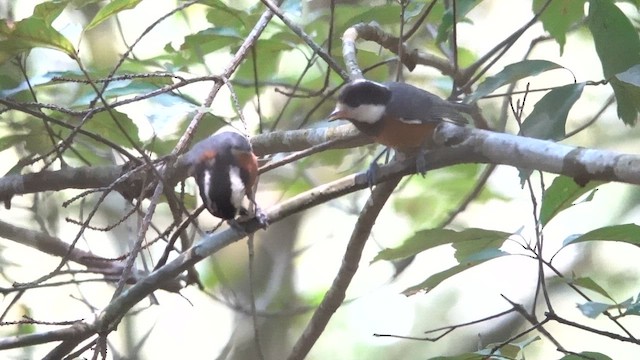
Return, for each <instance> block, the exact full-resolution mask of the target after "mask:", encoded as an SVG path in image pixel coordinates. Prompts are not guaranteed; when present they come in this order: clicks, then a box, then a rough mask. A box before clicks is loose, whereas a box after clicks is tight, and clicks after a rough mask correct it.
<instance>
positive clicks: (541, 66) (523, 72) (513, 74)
mask: <svg viewBox="0 0 640 360" xmlns="http://www.w3.org/2000/svg"><path fill="white" fill-rule="evenodd" d="M554 69H563V67H562V66H560V65H558V64H556V63H554V62H551V61H547V60H524V61H520V62H517V63H513V64H510V65H507V66H505V67H504V69H502V71H500V72H499V73H497V74H495V75H494V76H490V77H488V78H486V79H485V80H484V81H483V82H482V83H481V84H480V85H478V89H476V91H474V92H473V93H472V94H471V95H469V96H467V98H465V99H464V102H465V103H472V102H474V101H476V100H477V99H480V98H482V97H484V96H487V95H489V94H491V93H492V92H494V91H495V90H497V89H498V88H500V87H502V86H504V85H507V84H511V83H514V82H516V81H518V80H520V79H524V78H526V77H529V76H535V75H538V74H540V73H543V72H545V71H549V70H554Z"/></svg>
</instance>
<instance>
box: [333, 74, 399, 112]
mask: <svg viewBox="0 0 640 360" xmlns="http://www.w3.org/2000/svg"><path fill="white" fill-rule="evenodd" d="M390 99H391V90H389V88H388V87H386V86H385V85H382V84H380V83H377V82H375V81H370V80H356V81H353V82H351V83H349V84H347V85H345V87H344V89H342V91H341V92H340V95H339V96H338V102H340V103H343V104H345V105H347V106H349V107H351V108H357V107H358V106H360V105H386V104H387V103H388V102H389V100H390Z"/></svg>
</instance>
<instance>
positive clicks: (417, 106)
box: [329, 79, 467, 153]
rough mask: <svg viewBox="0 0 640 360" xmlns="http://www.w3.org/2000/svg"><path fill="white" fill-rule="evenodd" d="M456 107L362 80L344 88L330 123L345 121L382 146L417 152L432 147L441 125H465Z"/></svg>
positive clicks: (408, 88)
mask: <svg viewBox="0 0 640 360" xmlns="http://www.w3.org/2000/svg"><path fill="white" fill-rule="evenodd" d="M466 106H467V105H463V104H456V103H452V102H449V101H446V100H443V99H441V98H439V97H438V96H436V95H434V94H432V93H430V92H428V91H425V90H422V89H419V88H417V87H415V86H412V85H409V84H405V83H399V82H385V83H377V82H375V81H371V80H365V79H359V80H355V81H352V82H350V83H349V84H347V85H345V87H344V89H342V91H341V93H340V95H339V96H338V102H337V104H336V107H335V109H334V111H333V112H332V113H331V115H329V120H337V119H345V120H349V121H350V122H351V123H353V125H355V126H356V127H357V128H358V130H360V131H362V132H363V133H365V134H367V135H369V136H371V137H373V139H374V140H375V141H376V142H377V143H380V144H383V145H386V146H388V147H391V148H394V149H396V150H400V151H402V152H409V153H411V152H415V151H416V150H420V149H423V148H424V147H425V146H426V145H429V141H430V140H431V138H432V136H433V131H434V130H435V128H436V126H437V125H438V123H439V122H442V121H450V122H454V123H458V124H465V123H466V122H467V120H466V119H465V118H464V117H462V115H460V113H459V112H458V109H464V108H466Z"/></svg>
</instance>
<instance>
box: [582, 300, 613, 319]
mask: <svg viewBox="0 0 640 360" xmlns="http://www.w3.org/2000/svg"><path fill="white" fill-rule="evenodd" d="M615 307H616V306H615V305H610V304H605V303H599V302H595V301H587V302H586V303H584V304H578V309H580V311H581V312H582V314H583V315H584V316H586V317H588V318H591V319H595V318H597V317H598V315H600V314H602V313H603V312H605V311H607V310H609V309H611V308H615Z"/></svg>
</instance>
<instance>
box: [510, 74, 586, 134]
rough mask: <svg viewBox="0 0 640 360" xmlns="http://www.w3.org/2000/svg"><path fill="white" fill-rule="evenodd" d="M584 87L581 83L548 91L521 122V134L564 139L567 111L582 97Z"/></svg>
mask: <svg viewBox="0 0 640 360" xmlns="http://www.w3.org/2000/svg"><path fill="white" fill-rule="evenodd" d="M584 85H585V83H583V82H582V83H577V84H569V85H565V86H561V87H558V88H555V89H553V90H551V91H549V92H548V93H547V94H546V95H545V96H543V97H542V99H540V101H538V102H537V103H536V104H535V105H534V107H533V111H532V112H531V114H529V116H527V118H526V119H525V120H524V121H523V122H522V128H521V129H520V132H521V134H522V135H524V136H528V137H533V138H537V139H545V140H546V139H551V140H560V139H562V138H564V136H565V124H566V122H567V117H568V116H569V110H571V108H572V107H573V104H575V102H576V101H577V100H578V99H579V98H580V95H582V89H583V88H584Z"/></svg>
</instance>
